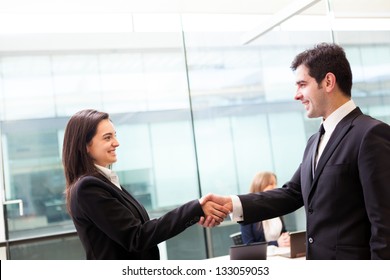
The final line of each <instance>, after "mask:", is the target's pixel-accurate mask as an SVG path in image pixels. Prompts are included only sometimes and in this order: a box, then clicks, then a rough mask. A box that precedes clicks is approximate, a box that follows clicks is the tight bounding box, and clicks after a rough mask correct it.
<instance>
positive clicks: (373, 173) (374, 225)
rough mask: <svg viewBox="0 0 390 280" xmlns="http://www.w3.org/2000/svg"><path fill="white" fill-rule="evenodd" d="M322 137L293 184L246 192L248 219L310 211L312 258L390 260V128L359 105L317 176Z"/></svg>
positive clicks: (328, 147)
mask: <svg viewBox="0 0 390 280" xmlns="http://www.w3.org/2000/svg"><path fill="white" fill-rule="evenodd" d="M318 138H319V135H318V134H315V135H313V136H312V137H311V138H310V139H309V140H308V143H307V146H306V149H305V152H304V155H303V159H302V163H301V165H300V166H299V168H298V170H297V171H296V172H295V174H294V175H293V177H292V178H291V180H290V181H289V182H287V183H286V184H285V185H284V186H283V187H282V188H277V189H274V190H270V191H267V192H262V193H260V194H247V195H240V196H239V197H240V199H241V202H242V205H243V211H244V213H243V214H244V219H245V221H244V222H245V223H253V222H256V221H259V220H265V219H269V218H271V217H277V216H283V215H285V214H287V213H289V212H292V211H294V210H296V209H298V208H300V207H301V206H304V207H305V211H306V233H307V236H306V256H307V258H308V259H390V127H389V125H388V124H386V123H383V122H380V121H378V120H375V119H373V118H371V117H369V116H367V115H364V114H363V113H362V112H361V111H360V109H359V108H356V109H355V110H353V111H352V112H351V113H349V114H348V115H347V116H346V117H344V118H343V119H342V120H341V121H340V123H339V124H338V125H337V126H336V128H335V130H334V132H333V133H332V135H331V138H330V139H329V142H328V143H327V145H326V147H325V149H324V151H323V153H322V155H321V157H320V159H319V162H318V165H317V169H316V171H315V173H314V178H313V175H312V155H313V154H314V150H315V148H316V142H317V141H318Z"/></svg>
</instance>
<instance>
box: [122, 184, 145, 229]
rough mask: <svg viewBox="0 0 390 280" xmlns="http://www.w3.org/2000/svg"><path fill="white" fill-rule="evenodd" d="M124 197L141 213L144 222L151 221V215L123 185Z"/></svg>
mask: <svg viewBox="0 0 390 280" xmlns="http://www.w3.org/2000/svg"><path fill="white" fill-rule="evenodd" d="M122 192H123V197H124V198H125V199H126V200H127V201H128V202H130V203H131V204H132V205H133V207H134V208H136V209H137V211H138V213H139V214H140V215H141V217H142V219H143V222H146V221H149V215H148V213H147V212H146V210H145V208H144V207H143V206H142V205H141V204H140V203H139V202H138V201H137V200H136V199H135V198H134V197H133V196H132V195H131V194H130V193H129V192H128V191H126V189H125V188H123V187H122Z"/></svg>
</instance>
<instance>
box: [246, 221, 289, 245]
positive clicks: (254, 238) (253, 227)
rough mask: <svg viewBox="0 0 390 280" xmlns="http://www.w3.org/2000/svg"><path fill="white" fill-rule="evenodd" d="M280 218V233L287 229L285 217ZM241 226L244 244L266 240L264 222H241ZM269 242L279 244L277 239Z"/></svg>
mask: <svg viewBox="0 0 390 280" xmlns="http://www.w3.org/2000/svg"><path fill="white" fill-rule="evenodd" d="M280 220H281V221H282V231H281V232H280V234H282V233H283V232H286V231H287V230H286V228H285V225H284V222H283V219H281V218H280ZM259 225H260V226H259ZM240 227H241V235H242V242H243V243H244V244H249V243H253V242H265V241H266V240H265V236H264V229H263V223H262V222H258V223H253V224H247V225H243V224H240ZM268 244H269V245H275V246H278V241H277V240H273V241H269V242H268Z"/></svg>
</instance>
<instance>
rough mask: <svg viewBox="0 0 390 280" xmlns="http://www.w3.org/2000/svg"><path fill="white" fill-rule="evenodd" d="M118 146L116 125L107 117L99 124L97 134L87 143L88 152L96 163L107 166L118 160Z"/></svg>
mask: <svg viewBox="0 0 390 280" xmlns="http://www.w3.org/2000/svg"><path fill="white" fill-rule="evenodd" d="M118 146H119V142H118V140H117V139H116V132H115V128H114V125H113V124H112V122H111V121H110V120H108V119H106V120H102V121H101V122H100V123H99V124H98V127H97V130H96V134H95V136H94V137H93V138H92V140H91V142H89V143H88V144H87V152H88V154H89V156H90V157H91V158H92V159H93V161H94V163H95V164H97V165H100V166H103V167H107V166H108V165H110V164H112V163H114V162H116V160H117V159H116V152H115V150H116V148H117V147H118Z"/></svg>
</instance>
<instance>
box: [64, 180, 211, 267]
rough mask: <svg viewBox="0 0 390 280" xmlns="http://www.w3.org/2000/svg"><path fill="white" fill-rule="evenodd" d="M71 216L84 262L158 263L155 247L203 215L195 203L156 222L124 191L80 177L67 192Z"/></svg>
mask: <svg viewBox="0 0 390 280" xmlns="http://www.w3.org/2000/svg"><path fill="white" fill-rule="evenodd" d="M70 206H71V212H72V218H73V222H74V224H75V227H76V230H77V233H78V235H79V238H80V240H81V243H82V244H83V247H84V249H85V252H86V257H87V259H134V260H136V259H138V260H141V259H149V260H150V259H151V260H153V259H155V260H157V259H159V258H160V255H159V250H158V247H157V244H158V243H160V242H163V241H165V240H167V239H169V238H171V237H173V236H175V235H177V234H179V233H180V232H182V231H184V230H185V229H186V228H187V227H189V226H191V225H193V224H195V223H197V222H198V221H199V219H200V217H201V216H203V215H204V213H203V210H202V207H201V206H200V204H199V202H198V200H193V201H190V202H188V203H186V204H184V205H182V206H180V207H178V208H176V209H174V210H172V211H170V212H168V213H167V214H165V215H163V216H162V217H160V218H158V219H153V220H150V219H149V216H148V214H147V212H146V210H145V209H144V207H143V206H142V205H141V204H140V203H138V202H137V201H136V199H135V198H134V197H133V196H132V195H130V194H129V193H128V192H127V191H126V190H125V189H123V190H120V189H119V188H118V187H116V186H115V185H113V184H112V183H111V182H109V181H108V180H105V179H104V177H101V178H97V177H94V176H85V177H82V178H81V179H80V180H79V181H78V182H77V183H76V184H75V186H74V187H73V189H72V192H71V202H70Z"/></svg>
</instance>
